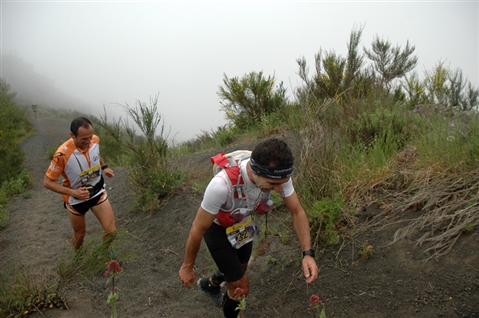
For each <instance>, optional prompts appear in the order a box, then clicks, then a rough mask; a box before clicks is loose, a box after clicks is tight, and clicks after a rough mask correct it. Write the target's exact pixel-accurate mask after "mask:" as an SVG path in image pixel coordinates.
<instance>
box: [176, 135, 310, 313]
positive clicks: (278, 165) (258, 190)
mask: <svg viewBox="0 0 479 318" xmlns="http://www.w3.org/2000/svg"><path fill="white" fill-rule="evenodd" d="M293 161H294V159H293V155H292V152H291V149H290V148H289V147H288V145H287V144H286V143H285V142H284V141H282V140H280V139H277V138H272V139H268V140H266V141H263V142H261V143H260V144H258V145H257V146H256V147H255V148H254V150H253V152H252V153H251V158H250V159H246V160H242V161H240V162H239V167H240V173H241V178H242V179H243V180H244V186H243V192H244V197H243V196H238V197H236V198H235V197H234V192H235V191H234V190H233V187H232V186H231V182H229V178H228V175H227V173H226V171H225V170H223V171H221V172H219V173H218V174H217V175H216V176H215V177H214V178H213V179H212V180H211V182H210V184H209V185H208V187H207V189H206V191H205V194H204V198H203V201H202V203H201V206H200V207H199V209H198V212H197V214H196V218H195V220H194V221H193V224H192V226H191V230H190V234H189V237H188V240H187V243H186V250H185V255H184V260H183V264H182V266H181V268H180V270H179V276H180V280H181V282H182V283H183V284H184V285H185V286H190V285H192V284H193V283H194V282H195V278H196V277H195V272H194V269H193V266H194V263H195V259H196V256H197V254H198V250H199V248H200V244H201V240H202V238H204V239H205V242H206V245H207V247H208V249H209V251H210V253H211V255H212V257H213V259H214V261H215V263H216V265H217V267H218V270H217V271H216V273H215V274H213V276H212V277H211V278H202V279H199V280H198V287H199V288H200V289H201V290H202V291H204V292H206V293H208V294H209V295H210V296H211V298H212V299H213V300H214V301H215V302H216V303H217V305H220V306H222V307H223V313H224V316H225V317H226V318H233V317H237V316H238V313H239V311H238V310H236V308H237V307H238V303H237V301H236V300H234V299H233V298H234V291H235V290H236V288H241V289H242V291H243V296H244V297H246V296H247V295H248V292H249V284H248V277H247V276H246V269H247V266H248V261H249V259H250V256H251V252H252V248H253V239H254V238H255V232H256V230H257V227H256V226H255V224H254V221H253V220H252V218H251V214H252V213H254V212H255V210H256V208H257V206H258V204H259V203H260V202H261V201H262V200H263V199H264V198H267V197H269V193H270V192H271V191H276V192H279V193H280V194H281V196H282V197H283V200H284V203H285V205H286V207H287V208H288V209H289V211H290V212H291V214H292V220H293V225H294V228H295V231H296V235H297V237H298V240H299V243H300V245H301V249H302V251H303V264H302V265H303V272H304V276H305V277H306V282H307V283H308V284H310V283H312V282H314V281H315V280H316V279H317V277H318V266H317V264H316V261H315V259H314V256H315V255H314V251H313V250H312V249H311V236H310V230H309V222H308V219H307V216H306V212H305V211H304V209H303V207H302V206H301V203H300V202H299V200H298V196H297V194H296V192H295V191H294V187H293V183H292V180H291V175H292V173H293ZM223 214H225V215H226V217H224V216H223ZM231 219H233V222H232V223H226V222H225V221H224V220H227V221H228V220H231ZM234 221H236V222H237V223H236V222H234ZM245 234H246V235H245ZM224 281H225V282H226V286H227V290H226V292H225V293H223V292H222V290H221V287H220V284H221V283H223V282H224Z"/></svg>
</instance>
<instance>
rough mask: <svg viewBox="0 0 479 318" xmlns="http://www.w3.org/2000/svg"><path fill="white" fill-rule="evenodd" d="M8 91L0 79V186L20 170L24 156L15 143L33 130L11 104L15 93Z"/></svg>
mask: <svg viewBox="0 0 479 318" xmlns="http://www.w3.org/2000/svg"><path fill="white" fill-rule="evenodd" d="M9 91H10V85H8V84H7V82H5V80H3V79H0V184H1V183H3V182H5V181H7V180H9V179H11V178H13V177H15V176H16V175H17V174H18V173H19V172H20V171H21V170H22V165H23V159H24V154H23V151H22V150H21V149H20V148H19V147H18V145H17V142H18V140H19V138H20V137H23V136H25V134H26V133H27V132H28V131H31V130H32V129H33V126H32V124H31V123H30V122H29V121H28V119H27V116H26V113H25V112H24V111H22V110H21V109H20V108H18V106H17V105H16V104H15V103H14V102H13V98H14V97H15V94H16V93H11V92H9Z"/></svg>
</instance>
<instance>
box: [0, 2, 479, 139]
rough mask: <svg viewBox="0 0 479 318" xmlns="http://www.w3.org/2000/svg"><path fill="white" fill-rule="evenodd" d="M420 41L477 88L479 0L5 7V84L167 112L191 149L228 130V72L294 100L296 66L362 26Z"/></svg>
mask: <svg viewBox="0 0 479 318" xmlns="http://www.w3.org/2000/svg"><path fill="white" fill-rule="evenodd" d="M359 26H363V27H364V31H363V36H362V41H361V48H362V47H366V48H370V44H371V42H372V40H373V38H374V37H375V36H379V37H380V38H384V39H388V40H389V41H390V42H391V43H392V44H393V45H399V46H401V47H404V46H405V45H406V42H407V41H408V40H409V43H410V44H412V45H414V46H415V48H416V51H415V53H414V54H415V55H416V56H417V57H418V58H419V63H418V66H417V67H416V70H417V71H418V73H419V75H423V72H424V71H425V70H431V69H432V67H433V66H434V65H436V64H437V63H438V62H440V61H442V62H445V65H446V66H447V67H450V68H452V69H461V70H462V71H463V74H464V75H465V77H467V79H468V80H469V81H470V82H471V83H472V84H473V85H475V86H476V87H477V85H478V73H479V65H478V60H479V53H478V50H479V35H478V32H479V31H478V30H479V4H478V2H361V1H351V2H323V1H316V2H267V1H257V2H228V1H224V2H159V1H150V2H100V1H98V2H69V1H56V2H45V1H29V2H20V1H15V2H13V1H12V2H9V1H2V2H1V77H2V78H4V79H5V80H6V81H7V83H9V84H10V85H11V87H12V90H13V91H16V92H17V98H18V100H19V101H21V102H25V103H33V102H36V103H37V104H38V105H39V106H40V107H42V106H51V107H55V108H67V109H76V110H79V111H83V112H86V113H90V114H94V115H100V114H103V107H105V108H106V110H107V113H108V116H109V118H112V117H115V118H118V117H120V116H121V117H123V118H124V117H125V116H126V114H125V112H124V110H123V109H122V107H119V106H118V105H125V104H129V105H131V106H134V105H135V102H136V101H137V100H140V101H142V102H146V103H149V101H150V98H151V97H154V96H155V95H156V94H159V99H158V101H159V102H158V106H159V107H158V108H159V112H160V114H161V115H162V118H163V123H164V125H165V128H166V129H167V130H170V138H173V137H174V139H175V141H176V142H181V141H185V140H189V139H192V138H194V137H195V136H197V135H200V134H201V133H202V132H203V131H212V130H216V128H217V127H218V126H222V125H224V124H225V123H226V121H225V119H224V114H223V112H222V111H221V110H220V107H221V105H220V100H219V98H218V95H217V92H218V87H219V86H220V85H222V84H223V77H224V74H226V75H227V76H228V77H230V78H231V77H242V76H243V75H245V74H247V73H250V72H252V71H255V72H260V71H262V72H263V74H264V75H265V76H269V75H271V76H275V78H276V79H277V82H280V81H282V82H283V83H284V85H285V87H286V88H287V89H288V91H289V96H291V98H293V95H294V90H295V89H296V88H297V87H298V86H299V85H300V84H301V81H300V79H299V76H298V75H297V71H298V66H297V62H296V60H297V59H298V58H300V57H303V56H304V57H305V58H306V60H307V62H308V65H309V66H310V67H311V68H312V66H313V64H314V55H315V54H316V53H318V52H319V50H320V49H323V50H334V51H335V52H336V53H338V54H340V55H342V56H343V57H345V56H346V54H347V47H346V45H347V42H348V41H349V35H350V33H351V31H352V30H353V29H357V28H358V27H359Z"/></svg>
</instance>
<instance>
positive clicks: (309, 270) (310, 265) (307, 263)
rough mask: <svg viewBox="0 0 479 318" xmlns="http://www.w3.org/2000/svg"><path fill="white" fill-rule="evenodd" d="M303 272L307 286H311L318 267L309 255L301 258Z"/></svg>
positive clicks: (316, 276) (315, 277) (316, 275)
mask: <svg viewBox="0 0 479 318" xmlns="http://www.w3.org/2000/svg"><path fill="white" fill-rule="evenodd" d="M303 272H304V277H306V283H307V284H311V283H312V282H314V281H315V280H316V279H317V278H318V265H317V264H316V260H315V259H314V258H313V257H311V256H310V255H306V256H305V257H304V258H303Z"/></svg>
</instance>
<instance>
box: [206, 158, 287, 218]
mask: <svg viewBox="0 0 479 318" xmlns="http://www.w3.org/2000/svg"><path fill="white" fill-rule="evenodd" d="M248 162H249V158H248V159H245V160H242V161H240V162H239V163H238V165H239V167H240V173H241V178H242V179H243V180H244V186H243V191H244V193H245V194H246V198H234V192H233V191H234V190H233V187H232V186H231V182H230V181H229V178H228V175H227V174H226V171H225V170H221V171H220V172H218V174H216V176H214V177H213V179H212V180H211V181H210V183H209V184H208V187H207V188H206V191H205V194H204V197H203V201H202V202H201V207H202V208H203V209H205V210H206V211H207V212H209V213H211V214H215V215H216V214H218V211H219V210H222V211H232V210H236V209H238V208H254V207H255V206H256V205H257V204H258V203H259V202H260V200H261V198H263V197H268V196H269V195H270V194H269V192H266V193H264V192H262V191H261V190H260V188H258V187H257V186H256V185H255V184H254V183H253V182H251V180H250V179H249V178H248V173H247V172H246V164H247V163H248ZM293 192H294V187H293V182H292V179H291V178H289V180H288V181H287V182H285V183H284V184H283V191H282V194H281V195H282V196H283V197H289V196H290V195H292V194H293ZM215 222H216V223H218V222H217V220H216V219H215Z"/></svg>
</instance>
